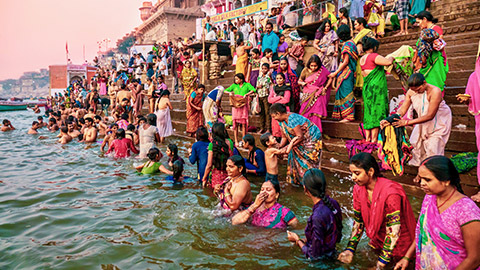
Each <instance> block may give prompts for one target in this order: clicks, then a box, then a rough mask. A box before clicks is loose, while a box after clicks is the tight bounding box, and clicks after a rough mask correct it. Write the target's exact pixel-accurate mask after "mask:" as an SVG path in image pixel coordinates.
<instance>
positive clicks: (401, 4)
mask: <svg viewBox="0 0 480 270" xmlns="http://www.w3.org/2000/svg"><path fill="white" fill-rule="evenodd" d="M394 10H395V13H396V14H397V16H398V19H399V20H404V19H407V18H408V12H410V3H409V1H408V0H397V1H395V8H394Z"/></svg>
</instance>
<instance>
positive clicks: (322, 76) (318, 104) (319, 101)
mask: <svg viewBox="0 0 480 270" xmlns="http://www.w3.org/2000/svg"><path fill="white" fill-rule="evenodd" d="M328 75H330V72H329V71H328V70H327V68H325V67H323V66H322V67H320V69H319V70H318V71H317V72H313V73H311V72H310V71H309V70H308V69H304V70H303V71H302V75H300V78H301V79H302V80H304V82H305V83H306V85H305V86H304V87H303V91H302V94H301V100H300V114H301V115H303V116H305V117H306V118H308V119H309V120H310V121H311V122H313V123H314V124H315V125H317V127H318V128H319V129H320V132H322V131H323V128H322V118H326V117H327V106H328V101H329V100H330V91H331V87H328V88H327V89H324V86H325V84H326V83H327V82H328ZM323 90H325V93H324V94H322V92H323Z"/></svg>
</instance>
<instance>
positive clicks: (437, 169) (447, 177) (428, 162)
mask: <svg viewBox="0 0 480 270" xmlns="http://www.w3.org/2000/svg"><path fill="white" fill-rule="evenodd" d="M421 166H425V167H426V168H427V169H428V170H429V171H431V172H432V173H433V175H435V178H437V179H438V180H439V181H442V182H445V181H450V184H452V185H453V186H454V187H456V188H457V190H458V192H460V193H462V194H464V193H463V189H462V185H461V184H460V175H459V174H458V171H457V169H456V168H455V165H453V162H452V161H451V160H450V159H449V158H447V157H444V156H431V157H428V158H426V159H425V160H424V161H423V162H422V163H421Z"/></svg>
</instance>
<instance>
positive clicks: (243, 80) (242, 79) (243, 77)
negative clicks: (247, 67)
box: [235, 73, 245, 82]
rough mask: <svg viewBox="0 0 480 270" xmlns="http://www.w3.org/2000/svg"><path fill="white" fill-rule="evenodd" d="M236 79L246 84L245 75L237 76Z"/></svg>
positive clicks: (239, 74) (238, 74)
mask: <svg viewBox="0 0 480 270" xmlns="http://www.w3.org/2000/svg"><path fill="white" fill-rule="evenodd" d="M235 77H237V78H239V79H240V80H241V81H242V82H245V75H243V73H237V74H235Z"/></svg>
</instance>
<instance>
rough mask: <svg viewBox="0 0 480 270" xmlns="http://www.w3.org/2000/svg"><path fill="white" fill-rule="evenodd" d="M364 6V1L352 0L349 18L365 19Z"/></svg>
mask: <svg viewBox="0 0 480 270" xmlns="http://www.w3.org/2000/svg"><path fill="white" fill-rule="evenodd" d="M363 5H364V0H352V2H351V6H350V12H349V15H348V16H349V17H350V18H352V20H355V19H356V18H363V17H364V16H363V15H364V14H363Z"/></svg>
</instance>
